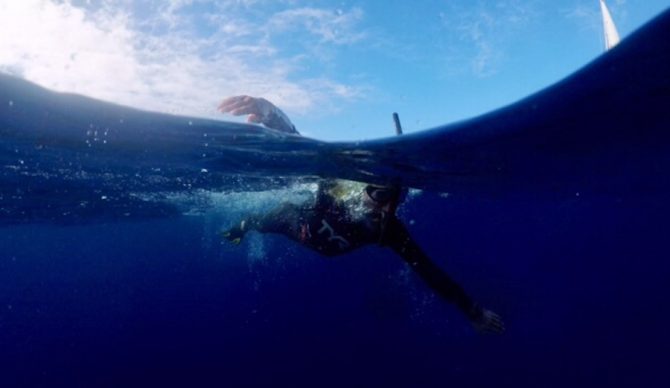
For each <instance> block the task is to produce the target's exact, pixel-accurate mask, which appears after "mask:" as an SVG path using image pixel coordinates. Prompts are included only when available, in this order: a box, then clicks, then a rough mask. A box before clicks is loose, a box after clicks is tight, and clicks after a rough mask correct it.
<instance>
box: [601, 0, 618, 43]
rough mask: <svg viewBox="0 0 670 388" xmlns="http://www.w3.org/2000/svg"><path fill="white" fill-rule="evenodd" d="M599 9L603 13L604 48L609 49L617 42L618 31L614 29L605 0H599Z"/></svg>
mask: <svg viewBox="0 0 670 388" xmlns="http://www.w3.org/2000/svg"><path fill="white" fill-rule="evenodd" d="M600 10H601V11H602V14H603V31H604V33H605V50H609V49H611V48H612V47H614V46H616V45H617V44H618V43H619V40H620V38H619V32H617V30H616V26H615V25H614V20H612V15H611V14H610V11H609V10H608V9H607V5H605V0H600Z"/></svg>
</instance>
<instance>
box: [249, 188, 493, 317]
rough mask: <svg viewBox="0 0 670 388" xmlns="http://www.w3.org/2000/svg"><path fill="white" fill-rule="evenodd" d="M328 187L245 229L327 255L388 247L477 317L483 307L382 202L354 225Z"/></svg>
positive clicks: (253, 221)
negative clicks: (306, 202)
mask: <svg viewBox="0 0 670 388" xmlns="http://www.w3.org/2000/svg"><path fill="white" fill-rule="evenodd" d="M329 185H332V183H326V184H322V185H320V188H319V192H318V194H317V199H316V201H315V204H314V205H309V206H298V205H294V204H288V203H287V204H283V205H282V206H279V207H278V208H276V209H275V210H273V211H272V212H270V213H268V214H266V215H264V216H261V217H251V218H249V219H247V220H245V228H244V229H245V230H248V229H255V230H258V231H259V232H262V233H279V234H283V235H285V236H287V237H289V238H291V239H293V240H295V241H298V242H300V243H301V244H303V245H305V246H307V247H309V248H312V249H314V250H315V251H317V252H319V253H321V254H323V255H326V256H337V255H341V254H344V253H347V252H350V251H352V250H354V249H356V248H360V247H362V246H364V245H369V244H373V243H378V244H380V245H383V246H387V247H389V248H391V249H392V250H393V251H394V252H396V253H397V254H398V255H399V256H400V257H402V258H403V259H404V260H405V261H406V262H407V263H408V264H409V266H410V268H412V270H413V271H414V272H416V273H417V274H418V275H419V276H420V277H421V278H422V279H423V280H424V281H425V282H426V283H427V284H428V286H429V287H430V288H432V289H433V290H434V291H435V292H437V293H438V294H439V295H440V296H441V297H442V298H444V299H446V300H448V301H449V302H452V303H454V304H455V305H456V306H458V307H459V308H460V309H461V310H462V311H463V312H464V313H465V314H466V315H467V316H468V318H470V319H472V320H474V319H477V318H479V316H480V315H481V314H482V310H481V308H480V307H479V306H478V305H477V304H476V303H474V302H473V300H472V299H471V298H470V297H469V296H468V295H467V294H466V292H465V291H464V290H463V288H462V287H461V286H460V285H459V284H458V283H456V282H455V281H453V280H452V279H451V278H450V277H449V275H447V274H446V273H445V272H444V271H443V270H442V269H441V268H440V267H438V266H437V265H436V264H435V263H433V262H432V261H431V260H430V258H429V257H428V256H427V255H426V254H425V253H424V252H423V250H421V248H420V247H419V245H418V244H417V243H416V242H414V239H412V237H411V235H410V234H409V231H408V230H407V229H406V228H405V226H404V225H403V224H402V222H401V221H400V220H399V219H398V218H397V216H396V215H395V206H390V207H389V206H385V205H386V204H381V203H380V204H378V205H379V206H373V207H371V208H370V211H369V212H368V213H367V216H366V217H364V218H362V219H358V220H353V219H351V218H350V217H349V216H348V211H347V209H346V208H345V207H344V206H343V204H341V203H339V202H338V201H336V200H335V199H334V197H333V196H332V195H329V194H328V187H329ZM388 197H390V199H389V201H393V200H394V199H395V200H398V197H397V196H395V198H394V195H390V196H388ZM389 208H390V209H392V210H389Z"/></svg>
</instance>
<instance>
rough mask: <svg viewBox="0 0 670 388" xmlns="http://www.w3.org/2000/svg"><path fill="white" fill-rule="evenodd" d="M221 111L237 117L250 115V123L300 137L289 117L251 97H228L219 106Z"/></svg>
mask: <svg viewBox="0 0 670 388" xmlns="http://www.w3.org/2000/svg"><path fill="white" fill-rule="evenodd" d="M218 109H219V111H221V112H223V113H230V114H232V115H235V116H241V115H249V116H248V117H247V121H248V122H250V123H257V124H263V125H265V126H266V127H268V128H272V129H276V130H278V131H282V132H286V133H292V134H296V135H299V133H298V131H297V130H296V129H295V126H294V125H293V123H291V120H290V119H289V118H288V116H287V115H286V114H285V113H284V112H282V111H281V109H279V108H277V107H276V106H275V105H274V104H273V103H271V102H270V101H268V100H266V99H264V98H257V97H251V96H233V97H228V98H226V99H225V100H223V101H222V102H221V104H219V108H218Z"/></svg>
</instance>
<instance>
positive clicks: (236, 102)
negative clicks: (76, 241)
mask: <svg viewBox="0 0 670 388" xmlns="http://www.w3.org/2000/svg"><path fill="white" fill-rule="evenodd" d="M254 100H255V99H254V98H253V97H251V96H233V97H228V98H226V99H225V100H223V101H221V104H219V110H220V111H221V112H223V113H230V114H234V115H241V114H248V113H254V112H253V108H254V106H255V105H256V103H255V102H254Z"/></svg>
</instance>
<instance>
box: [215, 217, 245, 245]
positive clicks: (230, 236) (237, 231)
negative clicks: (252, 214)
mask: <svg viewBox="0 0 670 388" xmlns="http://www.w3.org/2000/svg"><path fill="white" fill-rule="evenodd" d="M244 227H245V221H242V222H241V223H240V225H238V226H234V227H232V228H230V229H228V230H226V231H224V232H221V237H223V238H225V239H226V240H228V241H230V242H231V243H233V244H235V245H238V244H239V243H240V242H241V241H242V237H244V233H246V231H245V229H244Z"/></svg>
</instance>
